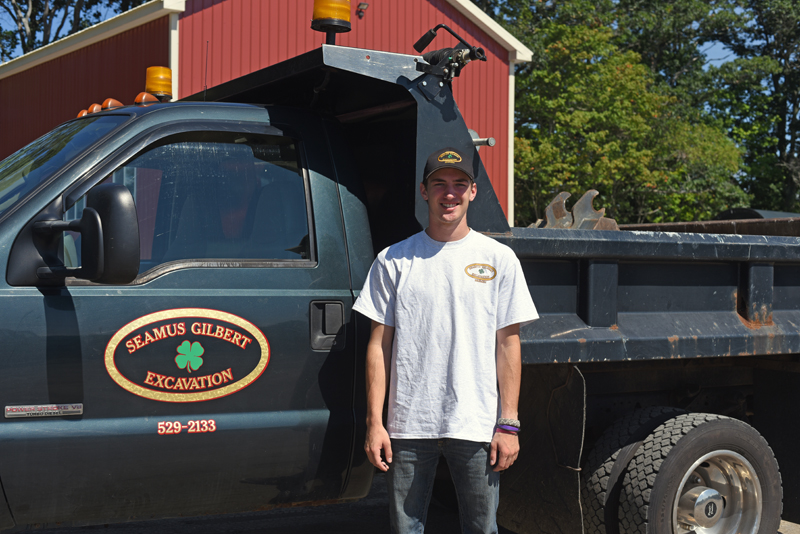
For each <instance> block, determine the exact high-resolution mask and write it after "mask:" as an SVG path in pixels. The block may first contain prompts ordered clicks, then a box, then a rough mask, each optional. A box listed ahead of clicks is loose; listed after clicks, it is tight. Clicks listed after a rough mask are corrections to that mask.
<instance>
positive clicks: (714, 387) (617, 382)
mask: <svg viewBox="0 0 800 534" xmlns="http://www.w3.org/2000/svg"><path fill="white" fill-rule="evenodd" d="M579 369H580V371H581V372H582V373H583V375H584V378H585V382H586V426H585V432H584V442H583V451H584V454H583V457H582V458H581V466H582V467H583V466H585V462H586V459H587V454H588V451H591V450H592V448H593V447H594V445H595V443H596V442H597V440H598V439H599V438H600V436H601V435H602V434H603V432H604V431H605V430H606V429H607V428H609V427H610V426H611V425H612V424H613V423H614V422H615V421H617V420H618V419H620V418H622V417H624V416H626V415H627V414H630V413H632V412H634V411H635V410H638V409H642V408H649V407H652V406H664V407H672V408H679V409H683V410H686V411H687V412H695V413H706V414H716V415H724V416H728V417H732V418H735V419H738V420H740V421H742V422H745V423H747V424H749V425H751V426H753V427H754V428H755V429H756V430H757V431H758V432H759V433H761V434H762V435H763V437H764V438H765V439H766V440H767V442H768V443H769V445H770V446H771V447H772V449H773V450H774V453H775V457H776V458H777V461H778V464H779V466H780V469H781V472H783V473H784V477H783V485H784V519H789V520H794V521H798V520H800V477H798V476H796V475H795V474H796V473H800V459H798V458H796V454H795V452H794V451H795V449H796V443H797V442H798V441H800V410H797V407H798V406H800V355H798V354H792V355H785V356H773V357H724V358H702V359H701V358H696V359H691V360H689V359H681V360H648V361H641V362H636V361H629V362H598V363H590V364H581V365H579Z"/></svg>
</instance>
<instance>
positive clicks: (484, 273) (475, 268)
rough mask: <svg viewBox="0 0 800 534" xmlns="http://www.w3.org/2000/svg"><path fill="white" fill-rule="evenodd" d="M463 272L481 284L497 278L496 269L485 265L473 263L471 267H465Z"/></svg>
mask: <svg viewBox="0 0 800 534" xmlns="http://www.w3.org/2000/svg"><path fill="white" fill-rule="evenodd" d="M464 272H465V273H467V276H469V277H470V278H474V279H475V280H476V281H478V282H480V283H482V284H485V283H486V282H488V281H489V280H493V279H494V277H495V276H497V269H495V268H494V267H492V266H491V265H487V264H485V263H473V264H472V265H467V267H466V268H465V269H464Z"/></svg>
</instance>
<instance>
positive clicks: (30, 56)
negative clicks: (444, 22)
mask: <svg viewBox="0 0 800 534" xmlns="http://www.w3.org/2000/svg"><path fill="white" fill-rule="evenodd" d="M447 2H448V3H449V4H450V5H452V6H453V7H454V8H455V9H456V10H458V12H459V13H461V14H462V15H464V16H465V17H467V18H468V19H469V20H470V21H472V22H473V23H474V24H475V25H476V26H478V27H479V28H480V29H481V30H483V31H484V32H486V34H487V35H489V36H490V37H491V38H492V39H494V40H495V41H497V42H498V43H499V44H500V45H501V46H502V47H503V48H505V49H506V50H508V58H509V61H510V62H511V63H523V62H526V61H530V60H531V57H532V52H531V51H530V49H528V48H527V47H526V46H525V45H524V44H522V43H521V42H520V41H519V40H517V39H516V38H515V37H514V36H513V35H511V34H510V33H509V32H507V31H506V30H505V29H503V27H502V26H500V25H499V24H498V23H497V22H495V21H494V20H492V18H491V17H489V16H488V15H487V14H486V13H484V12H483V11H482V10H481V9H480V8H479V7H477V6H476V5H475V4H473V3H472V2H471V0H447ZM185 9H186V0H152V1H150V2H147V3H146V4H143V5H141V6H139V7H136V8H134V9H131V10H130V11H126V12H125V13H122V14H120V15H117V16H115V17H112V18H110V19H108V20H105V21H103V22H100V23H98V24H95V25H94V26H91V27H89V28H86V29H85V30H81V31H79V32H77V33H75V34H73V35H70V36H68V37H64V38H62V39H59V40H58V41H55V42H53V43H50V44H49V45H47V46H43V47H42V48H38V49H36V50H34V51H32V52H29V53H27V54H24V55H22V56H20V57H18V58H15V59H12V60H11V61H7V62H5V63H2V64H0V80H2V79H3V78H8V77H9V76H13V75H14V74H18V73H20V72H23V71H25V70H28V69H30V68H33V67H35V66H37V65H40V64H42V63H46V62H48V61H51V60H53V59H56V58H58V57H61V56H65V55H67V54H69V53H71V52H74V51H75V50H78V49H81V48H84V47H87V46H89V45H91V44H94V43H97V42H100V41H103V40H105V39H108V38H110V37H113V36H115V35H118V34H120V33H123V32H126V31H128V30H130V29H133V28H136V27H137V26H141V25H142V24H146V23H148V22H150V21H152V20H156V19H158V18H161V17H164V16H166V15H169V14H171V13H182V12H183V11H184V10H185Z"/></svg>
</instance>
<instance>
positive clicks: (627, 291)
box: [193, 46, 800, 532]
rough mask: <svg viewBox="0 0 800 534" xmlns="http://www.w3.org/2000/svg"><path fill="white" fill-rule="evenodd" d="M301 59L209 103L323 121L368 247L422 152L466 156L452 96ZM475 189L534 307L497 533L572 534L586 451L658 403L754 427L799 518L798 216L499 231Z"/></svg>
mask: <svg viewBox="0 0 800 534" xmlns="http://www.w3.org/2000/svg"><path fill="white" fill-rule="evenodd" d="M297 60H298V61H297V63H296V64H295V65H294V66H293V68H288V66H287V67H286V68H283V69H278V68H274V69H275V70H273V71H271V72H268V69H267V70H265V71H262V72H261V73H256V74H253V75H250V76H249V77H244V78H242V79H241V80H238V81H234V82H230V83H229V84H226V85H224V86H221V87H219V88H216V89H214V90H211V91H209V94H208V95H207V96H208V98H209V99H212V98H213V99H217V100H222V101H258V102H262V101H263V102H265V103H266V102H277V103H280V104H283V105H289V106H296V107H306V108H311V109H314V110H316V111H319V112H321V113H324V114H326V115H328V116H330V117H331V118H332V119H333V120H334V121H335V122H336V123H338V125H339V127H340V128H341V131H342V134H343V139H344V143H343V144H344V145H346V146H347V147H348V148H349V154H350V155H351V156H350V157H351V158H352V160H351V162H352V163H353V165H354V170H355V171H356V173H357V176H358V179H359V182H360V183H361V184H362V185H363V187H364V190H365V197H364V199H365V203H366V205H367V209H368V213H369V218H370V229H371V238H372V242H373V248H374V251H375V252H377V251H380V250H382V249H383V248H384V247H386V246H388V245H390V244H392V243H394V242H396V241H398V240H400V239H403V238H405V237H408V236H409V235H411V234H413V233H415V232H417V231H419V230H420V229H421V228H424V227H425V226H426V225H427V219H426V218H427V213H426V211H427V210H426V206H425V204H424V203H423V202H422V200H421V199H420V198H419V195H418V194H417V193H416V190H417V183H418V182H419V178H420V176H421V174H422V168H423V167H424V162H425V158H426V156H427V154H428V153H429V151H430V147H431V146H438V145H439V144H441V140H442V139H448V144H452V145H454V146H456V147H460V148H462V149H465V148H466V149H469V147H470V139H469V137H468V136H467V134H466V127H465V124H464V122H463V119H462V117H461V115H460V113H459V111H458V108H457V106H456V104H455V102H454V101H453V98H452V93H451V92H450V90H449V87H448V85H447V84H446V83H445V84H442V85H443V86H441V87H440V84H439V80H438V79H437V78H436V77H435V76H433V75H431V74H423V73H421V72H420V69H419V67H418V63H419V60H418V59H417V58H412V57H409V56H402V55H395V54H384V53H376V52H370V51H359V50H354V49H342V48H336V47H327V46H325V47H323V48H322V49H320V50H317V51H314V52H311V53H309V54H307V55H306V56H303V57H301V58H297ZM468 68H478V69H479V68H480V65H478V66H475V67H473V66H470V67H468ZM297 80H303V83H302V84H299V83H295V82H296V81H297ZM454 83H458V80H455V82H454ZM300 85H302V86H303V87H305V89H304V92H298V91H296V87H298V86H300ZM431 87H434V90H431V89H430V88H431ZM437 87H439V89H436V88H437ZM312 88H313V89H312ZM193 98H195V99H198V98H201V95H195V97H193ZM259 99H260V100H259ZM481 133H482V134H483V135H491V132H481ZM485 150H486V149H485ZM489 150H490V149H489ZM340 156H342V155H341V154H335V155H334V157H337V158H338V157H340ZM386 161H391V162H392V163H391V165H386V163H385V162H386ZM409 177H414V179H413V180H409ZM476 182H477V184H478V197H477V200H476V202H475V203H473V204H472V205H471V209H470V213H469V223H470V227H471V228H473V229H474V230H477V231H481V232H485V233H486V234H487V235H490V236H491V237H493V238H495V239H496V240H498V241H499V242H501V243H504V244H507V245H508V246H510V247H511V248H512V249H513V250H514V251H515V252H516V253H517V255H518V256H519V258H520V260H521V262H522V265H523V269H524V272H525V275H526V278H527V281H528V285H529V288H530V291H531V294H532V296H533V299H534V302H535V303H536V305H537V308H538V309H539V312H540V314H541V319H540V320H538V321H536V322H534V323H533V324H531V325H529V326H527V327H525V328H523V329H522V332H521V338H522V359H523V365H524V370H523V386H522V396H521V401H520V412H521V417H520V418H521V419H522V420H523V421H524V425H525V427H526V431H525V432H523V433H522V434H521V445H522V454H521V456H520V460H519V462H518V464H517V465H515V467H514V468H513V469H512V470H511V471H510V472H509V473H508V474H507V475H506V477H505V479H504V484H503V486H502V490H501V491H502V492H503V498H502V499H501V505H500V511H499V514H500V521H501V524H504V525H505V526H507V527H509V528H511V529H513V530H515V531H518V532H553V531H560V532H579V531H580V530H581V528H583V527H584V526H585V525H582V522H581V517H582V510H581V507H580V504H579V501H580V499H579V496H578V488H579V485H580V483H581V481H580V470H581V469H582V467H584V463H585V462H586V457H587V455H588V452H589V450H590V449H591V448H592V446H593V445H594V442H595V441H596V440H597V439H598V437H599V436H600V435H601V434H602V433H603V431H604V430H605V429H606V428H608V427H609V426H610V425H611V424H612V423H613V422H614V421H615V420H616V419H618V418H619V417H622V416H623V415H625V414H627V413H630V412H631V411H633V410H636V409H645V408H648V407H651V406H667V407H676V408H678V409H686V410H689V411H699V412H708V413H715V414H722V415H728V416H732V417H736V418H738V419H740V420H743V421H747V422H748V423H750V424H752V425H753V426H754V427H755V428H756V429H758V430H759V431H760V432H761V433H762V434H763V435H764V436H765V437H766V438H767V441H768V442H769V443H770V445H771V446H772V448H773V450H774V451H775V454H776V456H777V458H778V463H779V464H780V466H781V469H782V472H783V473H784V476H783V484H784V492H785V493H784V517H787V518H792V517H795V518H797V517H798V515H797V514H799V513H800V485H798V479H799V478H800V477H798V476H797V473H798V469H800V465H798V462H797V460H796V459H795V456H796V455H794V454H793V452H792V450H793V443H794V441H793V440H794V438H795V436H794V433H795V432H797V431H796V430H791V431H787V429H791V428H794V429H796V428H800V421H798V420H797V416H796V415H794V414H795V413H796V411H795V410H790V412H791V413H787V410H785V407H786V406H787V405H789V406H790V405H791V404H785V403H786V399H789V398H791V399H794V397H795V396H797V395H798V393H796V391H797V390H798V388H797V387H796V385H798V380H797V377H798V376H800V375H797V374H796V372H798V371H800V364H798V358H797V354H798V353H800V333H799V332H798V330H799V329H798V326H800V239H798V238H797V237H791V236H794V235H797V233H795V232H794V230H795V229H796V228H795V226H796V224H797V221H796V220H794V221H789V222H788V223H783V225H782V226H781V225H778V226H776V223H774V222H773V223H769V222H766V223H755V224H751V225H747V224H742V222H740V221H736V222H724V221H723V222H717V223H716V225H714V224H712V223H696V224H695V225H694V226H692V224H691V223H690V224H689V225H683V226H679V227H678V228H674V230H679V231H669V230H673V228H665V229H664V230H666V231H661V229H657V228H652V227H649V228H648V227H646V230H647V231H642V230H632V229H623V230H620V231H599V230H558V229H553V230H550V229H523V228H509V227H508V225H507V223H506V221H505V218H504V216H503V214H502V212H501V210H500V208H499V204H498V202H497V199H496V197H495V195H494V192H493V191H492V188H491V184H490V183H489V180H488V177H487V176H486V172H485V170H484V168H483V167H482V166H481V168H480V170H479V173H478V175H477V179H476ZM737 224H738V229H739V230H740V234H744V233H745V232H747V230H746V229H749V232H748V233H750V234H756V235H731V234H733V232H735V231H736V228H737ZM776 228H777V229H776ZM766 230H768V231H766ZM703 231H705V232H706V233H705V234H703V233H693V232H703ZM709 231H711V232H714V231H717V232H720V234H710V233H707V232H709ZM759 231H763V233H765V234H767V233H772V234H778V236H774V235H773V236H767V235H759ZM723 234H728V235H723ZM790 402H791V401H790ZM542 481H548V483H547V484H543V483H542ZM554 504H556V505H554ZM584 506H585V503H584ZM583 512H584V514H583V515H585V510H584V511H583ZM613 513H614V512H611V511H608V512H607V515H609V516H610V515H612V514H613ZM609 528H612V527H610V526H609Z"/></svg>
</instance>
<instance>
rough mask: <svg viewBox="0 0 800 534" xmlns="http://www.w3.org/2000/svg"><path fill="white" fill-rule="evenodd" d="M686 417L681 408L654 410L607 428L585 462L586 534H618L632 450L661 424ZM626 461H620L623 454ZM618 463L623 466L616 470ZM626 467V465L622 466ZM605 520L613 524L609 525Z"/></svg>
mask: <svg viewBox="0 0 800 534" xmlns="http://www.w3.org/2000/svg"><path fill="white" fill-rule="evenodd" d="M683 413H686V412H685V411H684V410H680V409H678V408H669V407H664V406H652V407H649V408H644V409H641V410H636V411H635V412H631V413H629V414H628V415H626V416H625V417H622V418H621V419H618V420H617V421H616V422H615V423H614V424H613V425H611V426H610V427H608V428H607V429H606V431H605V432H603V435H602V436H600V439H598V440H597V443H595V445H594V447H593V448H592V451H591V452H590V453H589V456H588V458H587V460H586V465H585V466H584V468H583V470H582V472H583V475H582V480H581V508H582V509H583V529H584V532H585V533H586V534H618V533H619V528H618V527H617V509H618V503H619V493H620V487H621V486H622V475H623V474H624V470H625V467H626V465H627V462H628V461H629V460H630V459H631V457H632V456H631V454H626V453H627V452H628V451H631V452H635V450H632V448H633V447H635V446H636V444H637V443H638V442H641V441H643V440H644V439H645V438H647V436H648V435H649V434H650V432H652V431H653V430H655V428H656V427H658V426H659V425H660V424H661V423H663V422H664V421H666V420H667V419H670V418H672V417H675V416H676V415H680V414H683ZM622 449H626V451H625V452H623V453H622V456H623V458H620V452H621V451H622ZM617 460H619V461H620V465H618V466H617V467H616V468H614V465H615V463H616V462H617ZM623 463H625V465H622V464H623ZM606 517H608V518H609V520H610V522H611V523H612V524H607V523H606Z"/></svg>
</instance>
